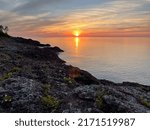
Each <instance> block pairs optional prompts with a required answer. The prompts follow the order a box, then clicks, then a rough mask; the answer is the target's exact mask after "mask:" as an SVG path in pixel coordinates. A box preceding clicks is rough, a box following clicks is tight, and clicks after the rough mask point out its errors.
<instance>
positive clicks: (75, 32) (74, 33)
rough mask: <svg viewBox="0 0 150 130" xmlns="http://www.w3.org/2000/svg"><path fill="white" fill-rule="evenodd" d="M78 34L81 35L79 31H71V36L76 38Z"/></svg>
mask: <svg viewBox="0 0 150 130" xmlns="http://www.w3.org/2000/svg"><path fill="white" fill-rule="evenodd" d="M80 34H81V31H79V30H76V31H73V35H74V36H76V37H79V36H80Z"/></svg>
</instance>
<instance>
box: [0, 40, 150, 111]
mask: <svg viewBox="0 0 150 130" xmlns="http://www.w3.org/2000/svg"><path fill="white" fill-rule="evenodd" d="M59 52H63V50H61V49H60V48H58V47H51V46H50V45H43V44H41V43H40V42H38V41H34V40H31V39H24V38H14V37H0V112H88V113H90V112H118V113H120V112H150V86H144V85H140V84H137V83H129V82H124V83H122V84H121V83H120V84H118V83H113V82H111V81H107V80H98V79H96V78H95V77H94V76H92V75H91V74H90V73H88V72H86V71H84V70H80V69H79V68H77V67H73V66H68V65H66V64H65V61H63V60H61V59H60V58H59V57H58V53H59Z"/></svg>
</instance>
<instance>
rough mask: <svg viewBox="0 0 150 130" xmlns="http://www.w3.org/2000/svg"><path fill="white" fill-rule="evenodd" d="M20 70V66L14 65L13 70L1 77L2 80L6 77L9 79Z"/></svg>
mask: <svg viewBox="0 0 150 130" xmlns="http://www.w3.org/2000/svg"><path fill="white" fill-rule="evenodd" d="M19 70H20V68H18V67H14V68H13V69H12V70H11V71H9V72H8V73H6V74H4V75H3V76H2V77H0V81H4V80H6V79H9V78H11V77H12V76H13V74H15V73H17V72H18V71H19Z"/></svg>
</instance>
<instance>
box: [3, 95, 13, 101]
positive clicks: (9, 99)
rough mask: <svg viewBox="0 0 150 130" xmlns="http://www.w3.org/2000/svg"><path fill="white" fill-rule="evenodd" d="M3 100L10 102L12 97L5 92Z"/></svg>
mask: <svg viewBox="0 0 150 130" xmlns="http://www.w3.org/2000/svg"><path fill="white" fill-rule="evenodd" d="M3 101H4V102H11V101H12V97H11V96H9V95H7V94H5V96H4V97H3Z"/></svg>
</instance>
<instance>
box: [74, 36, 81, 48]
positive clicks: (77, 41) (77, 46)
mask: <svg viewBox="0 0 150 130" xmlns="http://www.w3.org/2000/svg"><path fill="white" fill-rule="evenodd" d="M79 42H80V39H79V37H76V38H75V45H76V49H78V48H79Z"/></svg>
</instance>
